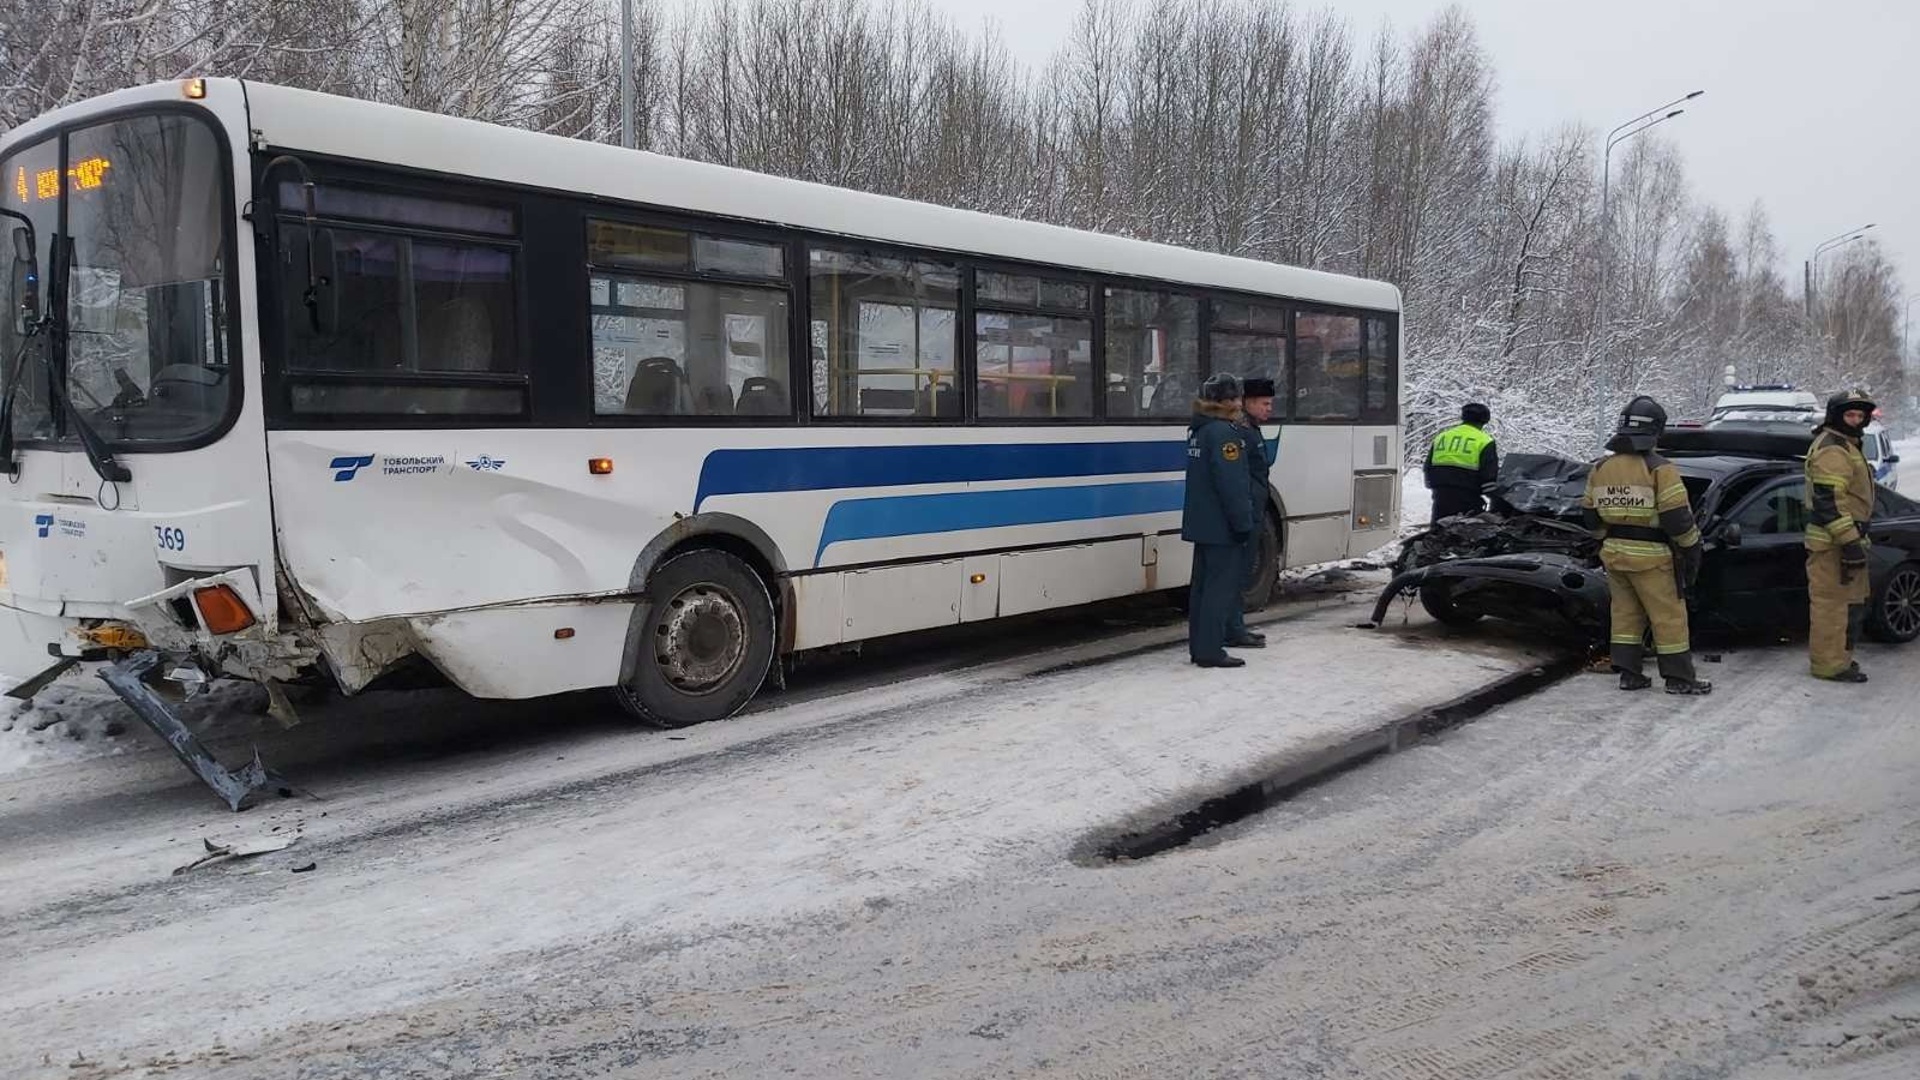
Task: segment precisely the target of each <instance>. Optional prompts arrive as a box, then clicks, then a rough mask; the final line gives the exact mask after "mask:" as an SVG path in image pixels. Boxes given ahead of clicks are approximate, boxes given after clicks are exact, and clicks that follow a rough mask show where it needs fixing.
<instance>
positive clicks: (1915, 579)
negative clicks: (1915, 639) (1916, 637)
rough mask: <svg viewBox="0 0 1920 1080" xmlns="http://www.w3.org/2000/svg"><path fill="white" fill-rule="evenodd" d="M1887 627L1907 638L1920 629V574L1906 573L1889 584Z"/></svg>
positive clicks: (1897, 576)
mask: <svg viewBox="0 0 1920 1080" xmlns="http://www.w3.org/2000/svg"><path fill="white" fill-rule="evenodd" d="M1885 614H1886V621H1887V627H1888V628H1889V629H1891V630H1892V631H1893V632H1894V633H1896V634H1899V635H1900V636H1902V637H1905V636H1907V635H1909V634H1912V633H1913V632H1914V631H1915V630H1916V629H1920V573H1914V572H1913V571H1910V570H1909V571H1905V572H1903V573H1900V574H1897V575H1895V577H1894V579H1893V580H1892V581H1890V582H1888V583H1887V599H1886V609H1885Z"/></svg>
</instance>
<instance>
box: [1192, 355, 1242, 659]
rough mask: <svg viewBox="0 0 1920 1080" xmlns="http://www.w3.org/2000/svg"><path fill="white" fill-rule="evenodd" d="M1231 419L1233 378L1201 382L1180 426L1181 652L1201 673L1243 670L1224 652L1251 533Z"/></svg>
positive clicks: (1235, 392)
mask: <svg viewBox="0 0 1920 1080" xmlns="http://www.w3.org/2000/svg"><path fill="white" fill-rule="evenodd" d="M1239 416H1240V380H1239V379H1238V378H1237V377H1235V376H1233V375H1228V374H1225V373H1220V374H1216V375H1210V376H1208V377H1207V381H1206V383H1205V384H1203V385H1202V386H1201V387H1200V399H1199V400H1198V401H1196V402H1194V403H1193V420H1192V421H1191V422H1190V423H1189V424H1188V425H1187V490H1186V505H1185V507H1184V508H1183V509H1182V512H1181V515H1180V537H1181V539H1183V540H1186V541H1188V542H1190V543H1191V544H1193V588H1192V590H1191V595H1190V596H1189V598H1188V600H1187V652H1188V655H1190V656H1191V657H1192V658H1193V662H1194V663H1196V664H1199V665H1200V666H1201V667H1244V666H1245V665H1246V661H1245V660H1242V659H1240V658H1239V657H1237V656H1228V655H1227V648H1226V647H1227V641H1228V631H1229V628H1230V627H1231V625H1232V621H1233V618H1234V613H1235V612H1236V611H1238V610H1239V608H1240V591H1241V590H1240V583H1241V581H1242V580H1243V579H1244V577H1245V575H1246V571H1245V569H1244V567H1245V565H1246V543H1247V540H1248V538H1249V537H1251V536H1252V535H1253V495H1252V492H1251V490H1250V485H1249V483H1248V477H1249V474H1248V471H1247V462H1246V453H1247V446H1246V439H1245V437H1244V436H1243V435H1242V434H1241V430H1240V428H1239V427H1237V426H1236V425H1235V423H1234V422H1235V421H1236V420H1237V419H1238V418H1239Z"/></svg>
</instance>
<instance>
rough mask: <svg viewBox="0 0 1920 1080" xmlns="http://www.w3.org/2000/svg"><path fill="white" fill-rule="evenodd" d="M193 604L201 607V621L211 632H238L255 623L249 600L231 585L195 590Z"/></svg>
mask: <svg viewBox="0 0 1920 1080" xmlns="http://www.w3.org/2000/svg"><path fill="white" fill-rule="evenodd" d="M193 606H194V607H197V608H199V609H200V623H201V625H203V626H205V627H206V628H207V632H208V633H210V634H237V633H239V632H240V631H242V630H245V629H246V628H247V627H249V626H252V625H253V623H254V619H253V612H251V611H249V610H247V602H246V601H245V600H242V599H240V594H239V593H237V592H234V591H233V586H231V585H215V586H213V587H211V588H206V589H195V590H193Z"/></svg>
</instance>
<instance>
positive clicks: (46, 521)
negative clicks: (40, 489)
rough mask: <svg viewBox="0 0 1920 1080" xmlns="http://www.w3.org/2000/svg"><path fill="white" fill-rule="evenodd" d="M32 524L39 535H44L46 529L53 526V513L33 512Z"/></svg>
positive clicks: (46, 531) (48, 529)
mask: <svg viewBox="0 0 1920 1080" xmlns="http://www.w3.org/2000/svg"><path fill="white" fill-rule="evenodd" d="M33 524H34V526H35V527H36V528H37V529H38V530H39V533H40V535H41V536H43V537H44V536H46V535H47V533H48V531H50V530H51V529H52V528H53V515H52V514H35V515H33Z"/></svg>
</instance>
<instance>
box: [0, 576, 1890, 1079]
mask: <svg viewBox="0 0 1920 1080" xmlns="http://www.w3.org/2000/svg"><path fill="white" fill-rule="evenodd" d="M1367 597H1368V594H1367V593H1366V592H1364V591H1363V592H1360V593H1358V594H1354V595H1352V596H1348V597H1339V596H1334V597H1322V598H1320V599H1318V600H1315V601H1312V602H1308V603H1302V604H1297V605H1295V606H1294V607H1293V608H1292V609H1291V610H1289V611H1288V612H1285V614H1287V615H1288V616H1289V617H1288V618H1287V619H1286V621H1282V622H1279V623H1277V624H1275V625H1273V626H1272V627H1270V629H1271V631H1272V633H1273V635H1274V638H1275V641H1276V647H1275V648H1273V649H1269V650H1267V651H1266V652H1264V653H1258V654H1253V659H1254V664H1253V666H1252V667H1250V668H1249V669H1247V670H1245V671H1241V672H1200V671H1197V670H1195V669H1192V668H1190V667H1188V666H1187V665H1185V664H1184V663H1182V662H1181V653H1180V650H1179V649H1178V648H1177V647H1176V648H1174V649H1172V650H1167V649H1158V650H1155V649H1154V648H1153V647H1152V646H1153V645H1154V643H1155V642H1156V641H1165V640H1167V631H1166V629H1165V628H1149V629H1147V630H1141V631H1135V632H1131V633H1124V634H1121V635H1119V636H1117V637H1112V638H1109V639H1107V640H1105V641H1103V642H1100V643H1098V644H1096V645H1063V646H1062V647H1061V648H1060V649H1058V650H1056V651H1052V652H1048V653H1044V654H1040V655H1034V656H1026V657H1021V658H1018V659H1012V660H1000V661H995V662H992V663H987V664H983V665H980V666H976V667H971V668H965V669H961V670H956V671H948V672H938V673H925V674H910V675H907V676H903V677H902V678H900V679H898V680H897V681H895V682H892V683H887V682H884V681H883V682H882V683H881V684H880V685H875V686H871V687H868V688H865V689H858V690H853V691H849V692H847V693H844V694H830V695H822V696H819V697H816V698H814V699H813V700H808V701H803V702H800V703H797V704H793V705H790V706H787V707H784V708H775V709H770V710H766V711H763V712H761V713H759V714H756V715H754V716H750V717H746V718H743V719H740V720H737V721H733V722H730V723H727V724H720V725H711V726H709V727H706V728H700V729H694V730H690V731H688V732H685V733H684V734H683V736H682V737H680V738H675V737H673V736H663V735H647V734H638V735H636V734H632V733H627V732H621V731H617V730H615V729H612V728H599V727H593V726H581V725H579V724H578V723H575V724H574V725H573V726H571V727H567V728H566V729H565V731H564V732H563V733H562V734H560V735H556V736H554V737H553V738H550V739H538V738H532V737H524V736H523V737H521V738H501V737H495V738H493V739H492V740H491V741H490V742H489V743H488V744H487V745H484V746H479V747H475V748H473V749H471V750H467V751H464V752H461V751H457V750H455V749H450V748H449V747H448V746H445V745H442V746H438V747H435V748H432V749H428V750H419V749H415V750H409V751H406V752H404V753H399V754H396V755H394V758H393V759H391V760H387V759H382V761H381V763H380V764H379V765H377V766H349V765H337V766H334V767H332V768H331V769H325V768H322V769H321V771H320V773H319V776H320V779H319V780H317V781H316V783H319V784H320V786H322V787H323V789H324V790H325V791H326V793H327V794H328V795H329V800H328V801H327V802H326V803H319V804H313V803H284V804H277V805H274V806H271V807H267V808H263V810H262V811H256V812H254V813H251V814H248V815H243V816H241V817H239V818H233V817H230V816H228V815H225V814H224V813H222V812H218V811H214V810H211V809H209V808H208V807H207V806H206V805H205V796H204V794H203V793H200V792H197V791H195V790H194V789H192V788H191V787H186V786H183V785H180V784H178V783H177V782H175V781H173V780H171V779H169V778H167V777H166V775H165V774H164V773H152V774H149V773H147V772H144V771H142V770H141V769H139V768H136V767H134V766H135V765H136V764H137V761H138V759H139V758H140V757H141V755H122V756H120V757H115V758H109V759H102V760H98V761H94V762H91V763H88V768H89V769H95V770H97V771H96V772H91V773H89V772H86V771H83V772H82V773H80V774H79V778H80V779H81V780H86V779H92V780H96V781H98V782H99V783H100V784H102V785H105V791H104V792H102V791H98V790H96V791H72V790H66V789H56V788H54V787H52V786H50V784H49V781H48V777H47V774H45V773H44V772H24V773H19V774H16V775H15V776H12V777H8V778H5V779H0V850H5V851H6V852H7V856H8V857H7V859H6V860H5V862H4V865H0V918H4V920H5V922H6V925H7V926H8V928H9V931H10V932H9V933H8V935H7V937H6V940H5V943H4V944H0V972H4V973H5V975H4V985H0V1075H7V1076H15V1075H22V1076H27V1077H34V1078H38V1077H55V1076H58V1077H68V1078H72V1077H82V1078H85V1077H103V1076H143V1075H169V1076H210V1077H221V1078H227V1077H232V1078H241V1077H247V1078H252V1077H261V1076H275V1077H315V1078H318V1077H367V1078H373V1077H448V1078H454V1077H461V1078H465V1077H476V1076H487V1077H494V1076H498V1077H515V1078H518V1077H542V1078H564V1077H596V1076H608V1075H613V1076H674V1077H721V1076H727V1077H738V1076H774V1075H788V1074H793V1075H804V1076H834V1077H842V1076H845V1077H921V1076H956V1077H987V1076H1023V1077H1025V1076H1032V1077H1082V1076H1086V1077H1092V1076H1140V1077H1172V1076H1180V1077H1187V1076H1273V1077H1308V1076H1337V1077H1385V1078H1394V1080H1400V1078H1405V1080H1415V1078H1427V1080H1442V1078H1444V1080H1471V1078H1480V1077H1496V1076H1499V1077H1508V1076H1512V1077H1541V1078H1576V1077H1589V1076H1591V1077H1628V1076H1639V1077H1646V1078H1653V1077H1679V1076H1715V1077H1736V1078H1751V1080H1784V1078H1788V1077H1796V1078H1797V1077H1816V1076H1817V1077H1839V1078H1841V1080H1849V1078H1851V1080H1866V1078H1892V1077H1911V1076H1914V1075H1920V1060H1917V1059H1916V1057H1915V1049H1914V1048H1915V1047H1920V983H1916V982H1915V981H1914V980H1915V977H1916V975H1920V731H1916V729H1915V727H1914V725H1913V723H1912V720H1911V708H1910V703H1911V701H1912V700H1914V698H1915V697H1916V696H1920V665H1916V664H1915V663H1914V659H1913V654H1911V653H1908V654H1904V655H1903V654H1898V653H1896V652H1894V651H1893V650H1889V649H1882V648H1872V649H1869V650H1867V651H1866V652H1864V653H1863V662H1864V663H1865V664H1866V665H1867V666H1868V668H1869V669H1870V670H1871V671H1873V673H1874V675H1875V681H1873V682H1872V683H1870V684H1868V685H1867V686H1865V687H1844V688H1843V687H1830V686H1826V685H1822V684H1814V683H1812V682H1810V681H1809V680H1807V679H1806V678H1805V677H1804V675H1803V671H1804V656H1803V655H1802V653H1801V652H1800V651H1799V650H1797V649H1759V650H1751V651H1748V650H1740V651H1734V652H1731V653H1729V654H1727V656H1726V660H1725V662H1724V663H1720V664H1712V665H1708V670H1709V671H1710V672H1711V673H1712V674H1713V675H1714V676H1715V677H1716V678H1717V679H1718V680H1719V683H1720V689H1719V690H1718V692H1716V694H1715V695H1714V696H1712V697H1710V698H1705V699H1675V698H1668V697H1666V696H1665V695H1660V694H1639V695H1633V696H1625V695H1621V694H1619V693H1618V692H1617V691H1615V690H1614V689H1612V680H1610V679H1608V678H1605V677H1603V676H1590V675H1580V676H1575V677H1573V678H1571V679H1568V680H1567V681H1565V682H1563V683H1561V684H1559V685H1557V686H1555V687H1552V688H1550V689H1548V690H1546V691H1543V692H1541V693H1540V694H1537V695H1535V696H1533V697H1531V698H1528V699H1525V700H1523V701H1520V702H1518V703H1516V704H1514V705H1512V706H1508V707H1506V708H1504V709H1501V710H1497V711H1495V712H1494V713H1491V714H1489V715H1488V716H1486V717H1484V718H1482V719H1481V720H1480V721H1479V722H1477V723H1476V724H1474V725H1472V726H1470V727H1467V728H1465V729H1462V730H1459V731H1456V732H1454V733H1451V734H1449V735H1447V736H1445V737H1443V738H1442V739H1440V740H1438V741H1437V742H1434V743H1432V744H1428V745H1422V746H1419V747H1416V748H1414V749H1412V750H1410V751H1407V752H1404V753H1401V754H1399V755H1395V756H1392V757H1389V758H1385V759H1381V760H1379V761H1377V762H1375V763H1373V764H1370V765H1367V766H1364V767H1362V768H1360V769H1358V770H1356V771H1354V772H1351V773H1349V774H1347V775H1346V776H1344V777H1342V778H1339V779H1336V780H1332V781H1330V782H1328V783H1327V784H1325V785H1323V786H1320V787H1317V788H1313V789H1310V790H1309V791H1308V792H1306V793H1304V794H1303V795H1301V796H1299V797H1298V798H1296V799H1295V800H1294V801H1292V802H1289V803H1286V804H1283V805H1281V806H1280V807H1277V808H1275V809H1273V810H1271V811H1269V812H1267V813H1265V814H1262V815H1259V816H1256V817H1253V818H1249V819H1247V820H1246V821H1243V822H1241V823H1239V824H1236V825H1232V826H1229V827H1227V828H1226V829H1223V830H1221V831H1219V832H1216V833H1213V834H1210V835H1208V836H1206V837H1203V838H1202V839H1201V840H1200V841H1199V842H1197V843H1196V844H1194V845H1192V846H1189V847H1186V848H1180V849H1176V850H1174V851H1170V852H1167V853H1165V854H1162V855H1159V856H1155V857H1153V858H1150V859H1145V860H1142V861H1139V862H1133V863H1123V864H1096V865H1083V864H1080V863H1076V862H1075V861H1074V860H1073V859H1072V858H1070V855H1071V853H1072V849H1073V847H1074V845H1075V844H1076V843H1077V842H1078V841H1080V840H1082V839H1083V838H1084V837H1085V836H1086V835H1088V833H1089V832H1090V831H1093V830H1098V829H1101V828H1104V827H1108V826H1111V825H1113V824H1114V823H1116V822H1122V821H1126V820H1129V819H1130V818H1140V817H1145V818H1151V817H1154V816H1156V815H1157V813H1159V812H1163V811H1164V810H1166V809H1168V808H1169V807H1178V806H1181V805H1185V804H1186V802H1188V801H1189V800H1191V799H1192V798H1193V797H1194V795H1195V793H1196V792H1200V791H1210V790H1216V789H1218V788H1219V787H1221V786H1223V785H1229V784H1231V783H1232V782H1233V781H1234V779H1235V778H1237V777H1241V776H1244V775H1247V774H1248V771H1249V770H1253V771H1256V772H1257V771H1264V770H1265V769H1271V768H1272V767H1273V766H1274V765H1275V764H1276V763H1278V762H1281V761H1285V760H1287V759H1289V758H1290V757H1293V756H1297V755H1298V754H1299V753H1300V751H1301V750H1302V748H1304V747H1307V746H1311V745H1315V744H1321V743H1324V742H1326V741H1328V740H1330V739H1332V738H1334V737H1337V736H1338V735H1339V734H1341V733H1345V732H1350V731H1353V730H1358V729H1359V728H1361V727H1364V726H1366V725H1368V724H1371V723H1373V722H1375V721H1376V720H1377V719H1378V718H1380V717H1384V716H1397V715H1402V714H1404V713H1405V712H1407V711H1408V710H1410V709H1411V708H1413V707H1415V706H1417V705H1419V704H1422V703H1430V702H1433V701H1436V700H1439V699H1442V698H1446V697H1450V696H1452V695H1454V694H1457V693H1459V692H1461V691H1462V690H1464V689H1466V688H1468V687H1471V686H1474V685H1476V684H1479V683H1482V682H1484V681H1486V680H1488V679H1490V678H1493V677H1496V676H1498V675H1499V674H1500V673H1502V672H1505V671H1511V670H1513V669H1514V668H1515V667H1516V666H1518V665H1521V664H1524V663H1526V662H1528V661H1527V659H1526V657H1524V656H1523V655H1522V653H1521V652H1520V651H1519V650H1518V649H1517V648H1516V647H1515V646H1513V645H1511V644H1502V643H1500V642H1499V641H1498V640H1497V639H1496V637H1495V636H1494V635H1492V634H1490V633H1489V632H1488V631H1487V630H1484V629H1483V630H1481V631H1478V632H1476V633H1474V634H1472V635H1468V636H1464V637H1463V636H1457V635H1452V634H1449V633H1447V632H1444V631H1442V630H1440V629H1439V628H1436V627H1433V626H1432V625H1431V624H1428V623H1425V622H1423V621H1422V620H1421V618H1420V616H1419V615H1418V614H1417V608H1416V609H1415V611H1416V613H1415V614H1414V616H1413V617H1412V619H1411V620H1410V621H1409V622H1407V623H1406V624H1400V623H1399V622H1398V621H1397V619H1396V621H1394V623H1393V624H1392V625H1390V626H1389V628H1388V629H1387V630H1385V631H1382V632H1364V631H1357V630H1351V629H1348V628H1347V625H1348V624H1349V623H1351V622H1353V621H1355V618H1356V616H1357V615H1358V613H1359V610H1360V608H1361V607H1362V606H1363V605H1364V602H1365V600H1366V599H1367ZM1141 649H1144V650H1146V651H1136V650H1141ZM1116 655H1118V656H1119V658H1118V659H1112V660H1111V661H1110V662H1105V663H1099V662H1092V661H1097V660H1098V659H1099V658H1101V657H1103V656H1107V657H1111V656H1116ZM453 745H454V746H457V745H458V744H457V742H456V743H454V744H453ZM1257 765H1258V766H1260V768H1256V766H1257ZM68 779H72V777H69V778H68ZM323 814H324V815H325V816H324V817H323V816H322V815H323ZM276 826H277V827H279V828H280V829H282V830H293V829H296V828H297V829H299V831H300V832H301V833H302V839H301V841H300V843H299V844H297V845H295V846H294V847H292V848H290V849H288V850H286V851H284V852H279V853H276V854H270V855H265V856H262V857H260V858H258V859H257V860H253V861H251V862H243V863H234V864H230V865H226V866H209V867H206V868H203V869H200V870H194V871H191V872H189V873H187V874H184V875H181V876H178V877H174V876H170V875H169V871H170V870H171V869H172V868H173V867H175V866H178V865H180V864H182V863H185V862H187V861H189V860H190V859H191V858H193V857H194V856H195V855H197V854H198V850H197V848H198V844H199V839H200V837H201V836H203V835H208V836H213V837H214V838H216V839H221V840H230V839H234V838H238V837H243V836H261V835H271V834H272V831H273V829H274V828H275V827H276ZM309 863H312V864H315V869H313V870H312V871H311V872H308V873H302V874H296V873H293V872H292V871H293V870H294V868H296V867H300V866H304V865H307V864H309Z"/></svg>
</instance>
